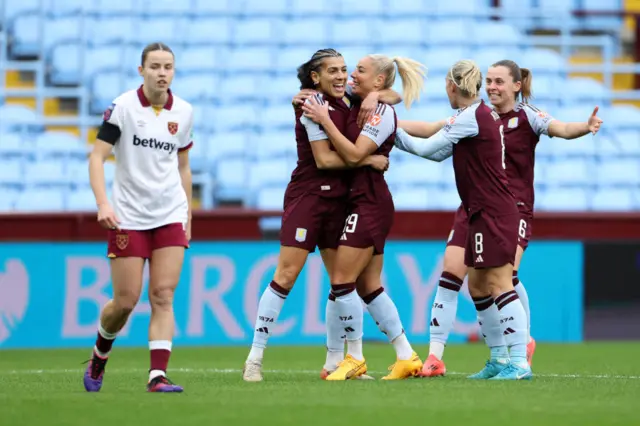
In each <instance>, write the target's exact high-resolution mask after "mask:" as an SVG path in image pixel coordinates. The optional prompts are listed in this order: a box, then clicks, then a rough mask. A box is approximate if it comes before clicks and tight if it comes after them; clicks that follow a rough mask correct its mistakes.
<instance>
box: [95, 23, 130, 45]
mask: <svg viewBox="0 0 640 426" xmlns="http://www.w3.org/2000/svg"><path fill="white" fill-rule="evenodd" d="M135 25H136V21H135V20H134V19H133V18H130V17H123V16H120V17H117V18H116V17H102V16H100V17H96V18H88V20H87V21H86V25H85V33H86V35H87V41H89V42H90V44H91V46H101V45H112V44H114V43H129V42H131V41H132V40H133V36H134V27H135Z"/></svg>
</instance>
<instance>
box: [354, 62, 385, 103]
mask: <svg viewBox="0 0 640 426" xmlns="http://www.w3.org/2000/svg"><path fill="white" fill-rule="evenodd" d="M351 80H352V81H353V94H354V95H357V96H359V97H360V98H362V99H364V98H366V97H367V95H368V94H369V93H371V92H373V91H376V90H380V89H381V88H382V87H384V80H385V77H384V75H383V74H381V73H379V72H378V70H377V69H376V68H375V64H374V62H373V60H372V59H371V58H369V57H364V58H362V59H361V60H360V62H358V65H357V66H356V69H355V70H354V71H353V72H352V73H351Z"/></svg>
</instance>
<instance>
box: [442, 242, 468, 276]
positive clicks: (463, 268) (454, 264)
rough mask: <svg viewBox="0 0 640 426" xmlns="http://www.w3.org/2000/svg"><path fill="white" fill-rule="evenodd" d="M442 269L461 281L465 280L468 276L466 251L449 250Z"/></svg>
mask: <svg viewBox="0 0 640 426" xmlns="http://www.w3.org/2000/svg"><path fill="white" fill-rule="evenodd" d="M456 248H458V247H456ZM442 268H443V270H444V271H446V272H448V273H450V274H453V275H455V276H456V277H458V278H460V279H464V277H465V275H466V274H467V265H465V264H464V249H460V250H455V249H449V248H448V249H447V251H446V252H445V255H444V260H443V265H442Z"/></svg>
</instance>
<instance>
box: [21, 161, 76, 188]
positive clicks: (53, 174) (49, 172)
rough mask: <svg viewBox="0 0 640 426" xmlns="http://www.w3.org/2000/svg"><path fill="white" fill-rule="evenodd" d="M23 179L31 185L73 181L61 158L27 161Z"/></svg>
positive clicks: (60, 183) (56, 184) (58, 184)
mask: <svg viewBox="0 0 640 426" xmlns="http://www.w3.org/2000/svg"><path fill="white" fill-rule="evenodd" d="M23 179H24V183H25V184H27V185H31V186H33V185H38V186H45V185H51V186H60V185H69V184H70V183H71V179H69V176H68V175H67V170H66V164H65V162H63V161H59V160H46V161H45V160H42V161H38V162H35V163H26V164H25V169H24V178H23Z"/></svg>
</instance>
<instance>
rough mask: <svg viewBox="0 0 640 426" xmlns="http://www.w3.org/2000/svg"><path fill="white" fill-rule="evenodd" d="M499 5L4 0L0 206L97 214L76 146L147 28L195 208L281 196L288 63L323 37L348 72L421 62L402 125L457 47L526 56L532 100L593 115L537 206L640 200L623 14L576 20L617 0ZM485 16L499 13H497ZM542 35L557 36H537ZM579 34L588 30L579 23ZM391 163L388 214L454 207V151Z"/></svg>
mask: <svg viewBox="0 0 640 426" xmlns="http://www.w3.org/2000/svg"><path fill="white" fill-rule="evenodd" d="M493 4H494V2H493V1H490V0H457V1H456V2H451V1H449V0H403V1H401V2H392V1H391V0H371V1H368V2H360V1H339V0H333V1H320V2H307V1H305V0H273V1H270V2H263V1H259V0H243V1H240V0H236V1H232V0H215V1H214V0H184V1H173V0H153V1H151V0H118V1H110V0H94V1H92V2H83V1H80V0H20V1H17V0H16V1H14V0H0V18H1V19H0V75H1V76H0V190H1V191H2V192H3V194H7V195H8V196H7V197H0V198H2V200H1V201H0V211H2V210H5V211H6V210H9V211H14V210H15V211H41V210H78V209H80V210H87V209H88V210H92V209H93V208H94V202H93V198H92V194H91V191H90V189H89V187H88V172H87V168H86V152H87V149H88V148H89V146H90V145H88V144H87V142H88V143H91V140H92V139H93V138H94V136H95V129H96V126H97V125H98V124H99V123H100V114H101V113H102V111H103V110H104V109H105V107H107V106H108V105H110V103H111V101H112V99H113V98H114V97H115V96H117V95H118V94H120V93H121V92H123V91H124V90H127V89H132V88H135V87H137V86H138V85H139V84H140V78H139V77H138V76H137V74H136V67H137V65H138V63H139V60H140V58H139V56H140V52H141V50H142V47H143V45H144V44H146V43H147V42H151V41H156V40H162V41H164V42H166V43H168V44H169V45H171V46H172V47H173V48H174V50H175V53H176V58H177V74H176V78H175V80H174V85H173V88H174V91H175V92H176V93H177V94H179V95H180V96H182V97H183V98H185V99H187V100H188V101H190V102H192V103H193V104H194V106H195V108H196V112H197V114H196V119H197V124H196V135H197V138H196V139H197V143H196V145H195V147H196V148H195V149H194V150H193V152H192V158H193V160H192V161H193V167H194V173H195V182H196V184H197V185H198V186H199V187H200V191H199V194H200V196H199V201H200V202H201V206H202V207H204V208H213V207H215V206H216V205H219V204H222V203H242V204H243V205H246V206H251V207H258V208H268V209H278V208H280V206H281V203H282V193H283V191H284V185H286V183H287V181H288V178H289V175H290V173H291V171H292V170H293V168H294V167H295V141H294V137H293V131H292V127H293V111H292V109H291V105H290V101H291V97H292V96H293V95H294V94H295V93H296V91H297V89H298V82H297V80H296V78H295V69H296V67H297V66H298V65H300V64H301V63H302V62H304V61H305V60H306V59H308V58H309V57H310V55H311V54H312V53H313V52H314V51H315V50H316V49H318V48H321V47H326V46H331V47H335V48H337V49H338V50H340V51H341V52H342V53H343V54H344V56H345V59H346V61H347V63H348V64H349V65H350V66H353V65H354V64H355V63H356V61H357V60H358V59H359V57H361V56H363V55H365V54H367V53H373V52H384V53H388V54H392V55H405V56H410V57H412V58H415V59H418V60H420V61H422V62H423V63H425V64H426V65H427V66H428V68H429V80H428V82H427V85H426V91H425V93H424V96H423V97H422V99H421V101H420V102H419V103H418V104H416V105H415V106H414V107H413V108H412V109H411V110H405V108H404V107H403V106H402V105H399V106H398V107H397V111H398V115H399V116H400V117H401V118H407V119H431V120H434V119H440V118H443V117H445V116H448V115H450V114H451V109H450V107H449V105H448V102H447V100H446V93H445V91H444V83H443V79H444V76H445V72H446V70H447V69H448V67H449V66H450V65H451V64H452V63H453V62H455V61H456V60H458V59H461V58H465V57H469V58H472V59H474V60H476V61H477V62H478V63H479V64H480V65H481V67H482V69H486V68H487V67H488V66H489V65H490V64H491V63H493V62H495V61H497V60H500V59H504V58H510V59H513V60H515V61H517V62H519V63H520V64H521V65H522V66H525V67H529V68H530V69H532V71H533V75H534V79H533V88H534V95H535V99H534V101H533V103H534V104H535V105H536V106H538V107H540V108H542V109H545V110H547V111H548V112H550V113H551V114H552V115H555V116H557V117H558V118H560V119H564V120H580V121H582V120H586V118H587V117H588V115H589V113H590V112H591V111H592V110H593V106H595V105H599V106H600V115H601V116H602V117H603V118H604V120H605V126H604V127H603V130H602V132H601V133H600V134H598V135H597V136H596V137H592V136H587V137H584V138H581V139H579V140H574V141H552V140H548V138H543V139H542V140H541V143H540V145H539V149H538V156H537V165H536V173H537V175H536V181H537V183H536V185H537V200H538V205H537V207H538V210H638V209H640V109H638V108H636V107H635V106H634V105H633V101H634V98H633V96H631V97H629V96H627V97H626V98H625V99H626V102H627V103H624V104H623V103H620V102H617V101H616V96H617V95H618V94H619V93H621V92H616V91H615V90H614V89H615V88H616V87H614V86H615V84H616V81H617V80H616V79H615V78H614V69H615V66H616V65H615V63H614V59H615V58H616V57H618V56H620V55H621V52H620V51H619V47H618V46H619V45H620V40H621V37H622V36H623V29H624V25H623V20H622V19H621V18H619V17H615V16H603V17H583V18H578V17H574V16H573V15H571V14H570V12H571V11H572V10H576V9H593V10H620V9H621V8H622V7H623V5H622V2H621V0H528V1H527V0H502V1H501V2H500V4H501V6H502V7H501V8H500V9H495V8H492V7H491V6H492V5H493ZM497 15H500V16H503V18H504V19H501V20H495V19H492V17H493V16H497ZM549 29H551V30H554V29H555V30H557V31H556V32H555V33H554V35H539V32H538V30H549ZM587 30H588V31H590V33H589V34H590V35H580V31H583V32H584V31H587ZM594 32H595V35H594ZM545 34H549V32H548V31H547V32H545ZM577 47H579V48H581V49H585V48H589V49H591V50H593V51H596V52H598V53H599V56H598V57H599V58H600V61H601V64H600V65H598V64H596V65H594V66H591V67H589V66H584V65H582V66H581V68H579V70H580V72H581V74H578V75H576V72H575V71H576V69H578V68H576V67H575V66H574V65H573V64H572V61H571V60H572V54H573V53H574V48H577ZM634 69H635V68H634ZM632 71H633V70H632ZM632 71H627V72H632ZM585 73H587V74H585ZM585 75H589V76H590V77H586V76H585ZM618 86H619V85H618ZM622 88H623V89H624V87H622ZM629 88H630V87H627V89H629ZM396 89H397V90H400V87H399V86H397V87H396ZM618 89H620V87H618ZM634 96H636V97H637V98H638V99H640V96H639V95H634ZM391 161H392V163H391V168H390V170H389V172H388V174H387V179H388V181H389V183H390V185H391V187H392V191H393V194H394V197H395V201H396V207H397V209H399V210H402V209H455V208H456V207H457V206H458V204H459V198H458V196H457V193H456V192H455V187H454V182H453V173H452V168H451V165H450V161H448V162H445V163H443V164H427V163H424V162H423V161H419V160H416V159H414V158H411V157H409V156H407V155H404V154H400V153H397V152H393V155H392V160H391ZM109 173H113V170H112V169H109Z"/></svg>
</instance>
